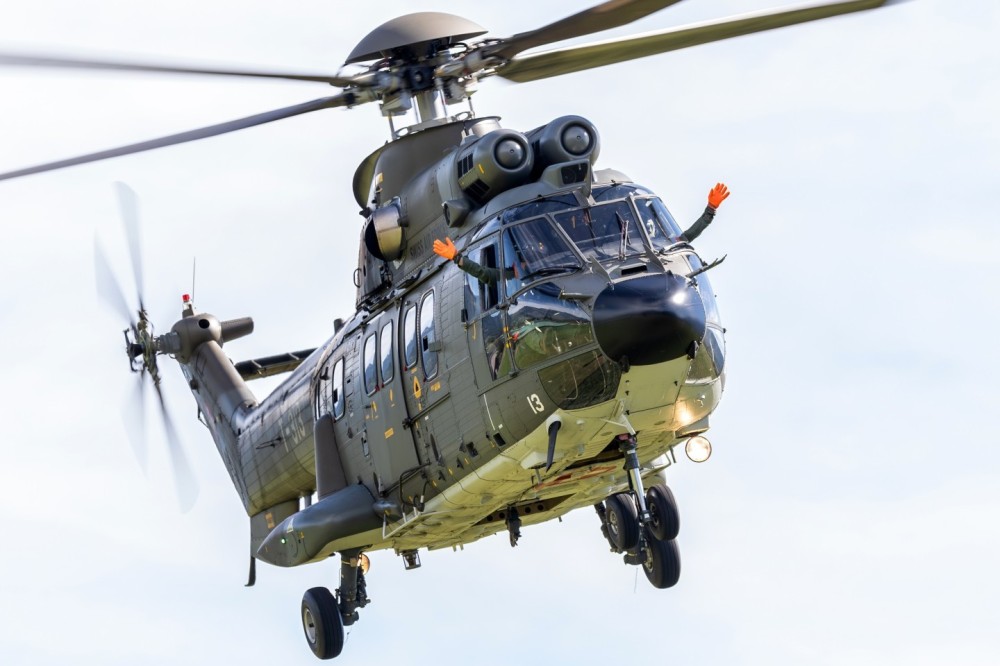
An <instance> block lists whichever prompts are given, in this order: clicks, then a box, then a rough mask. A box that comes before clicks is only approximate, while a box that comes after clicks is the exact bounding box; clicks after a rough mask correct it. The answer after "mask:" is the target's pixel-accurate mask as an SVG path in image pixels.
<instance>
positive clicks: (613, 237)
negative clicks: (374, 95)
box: [555, 201, 646, 260]
mask: <svg viewBox="0 0 1000 666" xmlns="http://www.w3.org/2000/svg"><path fill="white" fill-rule="evenodd" d="M555 218H556V222H557V223H558V224H559V226H560V227H562V229H563V231H565V232H566V235H568V236H569V237H570V239H571V240H572V241H573V242H574V243H576V246H577V247H578V248H580V251H581V252H583V253H584V254H585V255H589V256H592V257H595V258H596V259H598V260H605V259H625V258H626V257H630V256H633V255H636V254H642V253H643V252H645V249H646V248H645V246H644V245H643V242H642V232H641V231H639V225H638V223H637V222H636V219H635V214H634V213H633V212H632V208H631V207H630V206H629V204H628V202H627V201H613V202H610V203H606V204H598V205H596V206H591V207H590V208H581V209H579V210H573V211H569V212H567V213H558V214H556V215H555Z"/></svg>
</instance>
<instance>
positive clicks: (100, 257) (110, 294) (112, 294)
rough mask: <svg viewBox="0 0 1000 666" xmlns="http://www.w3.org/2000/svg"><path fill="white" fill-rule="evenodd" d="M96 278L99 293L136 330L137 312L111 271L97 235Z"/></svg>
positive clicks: (95, 247) (95, 239)
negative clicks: (132, 307)
mask: <svg viewBox="0 0 1000 666" xmlns="http://www.w3.org/2000/svg"><path fill="white" fill-rule="evenodd" d="M94 276H95V277H96V278H97V293H98V294H100V296H101V298H103V299H104V301H105V302H106V303H107V304H108V305H110V306H111V307H112V308H114V310H115V311H117V313H118V314H119V315H121V317H122V319H124V320H125V321H127V322H128V323H129V326H131V327H132V328H133V329H134V328H135V320H136V316H135V312H133V311H132V309H131V308H129V306H128V301H126V300H125V293H124V292H123V291H122V287H121V285H120V284H118V280H117V278H115V274H114V272H113V271H112V270H111V264H110V263H108V257H107V255H106V254H105V253H104V248H103V247H102V246H101V241H99V240H98V239H97V236H96V235H95V236H94Z"/></svg>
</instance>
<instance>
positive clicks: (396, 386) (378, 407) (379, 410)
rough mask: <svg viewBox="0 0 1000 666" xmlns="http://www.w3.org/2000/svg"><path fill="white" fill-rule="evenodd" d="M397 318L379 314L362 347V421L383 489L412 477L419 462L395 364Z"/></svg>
mask: <svg viewBox="0 0 1000 666" xmlns="http://www.w3.org/2000/svg"><path fill="white" fill-rule="evenodd" d="M398 321H399V319H398V318H395V317H393V316H392V315H388V316H383V317H380V318H379V319H378V320H377V322H378V324H379V325H378V326H373V327H371V328H370V330H369V331H368V332H367V333H366V334H365V336H364V340H363V341H362V346H361V354H362V355H361V368H362V386H361V390H362V391H363V394H364V396H365V402H364V404H365V424H366V429H367V431H368V440H369V447H370V450H371V454H372V461H373V462H374V464H375V469H376V470H377V473H378V475H379V477H380V480H381V483H380V486H381V489H382V490H383V491H386V490H388V489H391V488H393V487H396V486H398V485H399V484H400V482H401V480H402V482H403V483H405V481H406V480H407V478H410V477H413V476H415V471H416V469H417V468H418V467H419V465H420V461H419V460H418V458H417V451H416V447H415V446H414V441H413V434H412V431H411V430H410V428H409V427H408V426H409V422H408V420H407V419H408V415H407V410H406V401H405V399H404V397H403V390H404V387H403V375H402V373H401V372H400V371H399V368H398V365H397V363H396V358H397V354H396V351H397V350H396V342H397V340H398V339H399V336H398V334H397V329H396V325H397V322H398ZM406 496H407V495H405V494H404V495H403V497H406Z"/></svg>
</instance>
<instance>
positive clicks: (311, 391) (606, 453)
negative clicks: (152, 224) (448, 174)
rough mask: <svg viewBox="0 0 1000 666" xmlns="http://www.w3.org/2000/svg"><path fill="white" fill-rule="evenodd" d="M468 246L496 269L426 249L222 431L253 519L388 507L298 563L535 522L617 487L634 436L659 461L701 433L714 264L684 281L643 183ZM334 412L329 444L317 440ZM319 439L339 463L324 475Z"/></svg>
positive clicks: (524, 210)
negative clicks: (390, 290)
mask: <svg viewBox="0 0 1000 666" xmlns="http://www.w3.org/2000/svg"><path fill="white" fill-rule="evenodd" d="M463 255H464V257H466V258H468V259H472V260H473V261H475V262H476V263H478V264H479V265H481V266H486V267H490V268H495V269H498V273H497V275H498V277H499V279H496V280H483V279H481V278H478V277H474V276H473V275H469V274H466V273H464V272H463V271H462V270H461V269H460V268H459V267H458V266H456V265H455V264H454V263H451V262H445V261H443V260H441V259H439V258H437V257H436V256H435V257H433V258H430V259H429V260H428V262H427V266H426V269H425V270H424V271H422V272H421V275H420V277H419V278H418V279H416V280H414V281H412V282H410V283H408V284H406V285H405V287H404V288H401V289H399V292H398V293H396V294H391V295H390V297H388V298H386V299H385V300H384V301H383V302H382V303H381V305H380V307H377V308H373V309H372V310H360V311H358V312H357V313H356V314H355V316H354V317H353V318H352V319H351V320H350V321H348V322H346V323H345V324H344V325H343V327H342V328H341V329H340V330H339V331H338V332H337V333H336V334H335V335H334V336H333V337H332V338H331V339H330V340H328V341H327V342H326V344H324V345H323V346H322V347H320V348H319V349H317V351H316V352H315V353H314V354H313V355H312V356H311V357H310V358H309V359H307V360H306V361H305V362H304V363H303V364H302V365H301V366H300V367H299V368H297V369H296V370H295V371H294V372H293V373H292V374H291V375H290V376H289V378H288V379H287V380H286V381H285V382H284V383H282V384H281V385H280V386H279V387H278V388H277V389H275V390H274V391H273V392H272V394H271V395H270V396H268V397H267V398H266V399H265V400H264V401H263V402H262V403H261V404H260V405H250V404H245V405H244V406H243V407H241V408H239V409H236V410H234V417H233V418H232V419H230V429H229V431H227V429H225V428H213V436H214V437H215V438H216V441H217V442H218V441H220V440H221V441H225V440H226V439H227V438H230V439H232V441H231V442H230V443H228V444H227V445H226V446H220V450H224V449H228V450H229V451H230V453H229V455H228V458H227V456H226V454H224V459H227V465H229V466H230V471H231V473H232V475H233V478H234V483H235V485H236V487H237V489H238V491H239V492H240V495H241V497H242V499H243V501H244V504H245V507H246V509H247V512H248V514H250V515H251V516H254V515H258V514H261V513H266V512H267V511H268V510H269V509H270V508H272V507H275V506H278V505H282V504H284V505H286V506H287V505H289V504H293V505H296V506H297V503H298V502H299V498H302V497H308V496H310V495H312V494H313V493H314V492H316V491H317V490H319V494H320V499H322V497H323V496H324V495H329V494H330V493H332V492H335V491H337V490H339V489H340V488H342V487H343V486H345V485H353V484H360V485H362V486H364V487H365V488H366V489H367V490H368V492H369V493H370V494H371V497H372V502H373V503H374V502H377V501H378V502H381V504H380V506H382V507H383V508H384V510H383V516H382V521H381V524H380V525H378V528H377V529H368V530H366V531H364V532H362V533H360V534H353V535H350V536H349V537H345V538H341V539H338V540H334V541H331V542H329V543H327V544H326V545H325V546H324V547H323V548H322V549H321V550H319V551H317V552H316V553H315V554H313V556H312V557H309V558H307V559H316V558H317V557H321V556H324V555H325V554H328V553H329V552H333V551H335V550H340V549H343V548H348V547H361V546H364V547H367V548H369V549H377V548H389V547H391V548H394V549H396V550H397V551H403V550H413V549H418V548H425V547H426V548H440V547H446V546H454V545H458V544H463V543H467V542H470V541H473V540H476V539H478V538H481V537H483V536H485V535H488V534H491V533H493V532H496V531H497V530H500V529H504V519H503V516H504V514H505V511H507V510H508V508H509V507H515V508H519V513H520V515H521V518H522V521H523V522H524V523H526V524H530V523H533V522H541V521H544V520H547V519H550V518H553V517H556V516H558V515H562V514H563V513H566V512H567V511H570V510H572V509H574V508H578V507H581V506H587V505H593V504H594V503H596V502H599V501H600V500H601V499H603V498H604V497H606V496H608V495H609V494H610V493H613V492H616V491H617V490H622V489H624V488H625V487H626V484H627V479H626V475H625V473H624V471H623V469H622V465H621V459H620V456H619V454H618V451H617V448H616V446H615V441H616V437H617V436H619V435H621V434H623V433H635V434H636V435H637V442H638V455H639V459H640V461H641V462H642V463H643V466H644V472H645V473H646V474H656V473H659V472H661V471H662V470H663V469H664V468H665V467H666V466H667V465H669V464H670V461H671V458H670V457H669V456H667V455H665V454H667V453H668V452H669V450H670V449H671V447H673V446H674V445H676V444H677V443H679V442H681V441H683V440H684V439H685V438H686V437H688V436H691V435H692V434H696V433H699V432H703V431H704V430H706V429H707V427H708V421H707V418H708V415H709V414H710V413H711V412H712V410H713V409H714V408H715V406H716V405H717V404H718V402H719V399H720V397H721V393H722V383H723V367H724V343H723V331H722V326H721V321H720V320H719V317H718V311H717V309H716V306H715V299H714V295H713V294H712V291H711V286H710V284H709V283H708V280H707V277H706V276H705V274H700V275H696V276H694V277H687V276H688V275H689V274H691V273H694V272H696V271H697V270H698V269H699V268H701V267H702V263H701V260H700V259H699V258H698V256H697V254H696V253H695V252H694V250H693V248H691V246H690V245H688V244H687V243H685V242H683V240H682V239H681V238H680V230H679V229H678V227H677V225H676V223H675V222H674V221H673V218H672V217H670V214H669V212H668V211H667V209H666V207H665V206H664V205H663V203H662V201H660V199H659V198H657V197H656V196H655V195H653V194H652V193H651V192H649V191H647V190H645V189H643V188H641V187H638V186H635V185H631V184H627V183H624V184H611V183H600V182H597V183H595V184H594V185H593V189H592V192H591V193H590V195H589V196H585V195H584V194H582V193H580V192H570V193H563V194H560V195H558V196H553V197H550V198H542V199H538V200H535V201H532V202H530V203H528V204H521V205H517V206H512V207H510V208H507V209H504V210H502V211H499V212H498V213H496V214H494V215H492V216H491V217H490V218H489V219H487V220H485V222H484V223H483V224H481V225H479V229H478V231H477V232H476V233H475V234H473V235H471V237H470V238H468V240H467V242H465V243H463ZM230 402H233V401H230ZM230 408H231V407H230ZM202 409H203V412H205V413H206V416H209V420H211V416H210V415H211V414H213V413H214V412H215V411H218V408H217V407H212V406H210V405H204V406H203V407H202ZM324 419H325V420H326V422H327V423H330V422H331V421H332V437H330V436H326V437H323V438H320V437H319V436H318V435H317V434H316V433H317V432H318V431H317V430H316V428H315V425H316V424H317V423H319V422H320V421H321V420H324ZM556 420H557V421H559V422H560V427H559V429H558V434H557V436H556V443H555V448H554V451H553V455H552V458H553V460H552V466H551V468H549V469H547V470H546V469H544V468H545V467H546V463H547V460H546V458H547V455H548V451H547V448H548V442H549V426H551V424H552V422H553V421H556ZM324 447H326V448H327V449H329V448H331V447H332V448H333V449H335V450H334V451H329V450H327V451H326V453H327V454H330V453H333V454H335V455H336V458H337V459H338V460H337V461H338V462H339V466H340V470H339V472H340V474H341V475H342V476H338V478H337V479H336V480H335V481H332V482H330V481H328V482H327V483H325V484H324V483H322V479H318V478H317V460H316V458H317V450H319V455H323V453H324ZM321 474H322V473H321ZM281 517H284V516H283V515H280V516H279V518H281ZM273 522H274V520H272V521H271V523H272V526H273ZM369 527H371V526H369Z"/></svg>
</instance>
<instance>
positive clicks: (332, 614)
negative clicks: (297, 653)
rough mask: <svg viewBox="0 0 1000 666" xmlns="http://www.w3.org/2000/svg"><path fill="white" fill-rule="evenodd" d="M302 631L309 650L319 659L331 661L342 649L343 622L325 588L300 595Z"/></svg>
mask: <svg viewBox="0 0 1000 666" xmlns="http://www.w3.org/2000/svg"><path fill="white" fill-rule="evenodd" d="M301 617H302V630H303V632H305V635H306V642H307V643H309V648H310V649H311V650H312V651H313V654H315V655H316V656H317V657H319V658H320V659H333V658H334V657H336V656H337V655H339V654H340V652H341V650H343V649H344V622H343V620H342V619H341V617H340V608H339V607H338V606H337V600H336V599H334V598H333V595H332V594H330V590H328V589H326V588H325V587H314V588H311V589H309V590H306V593H305V594H303V595H302V610H301Z"/></svg>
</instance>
